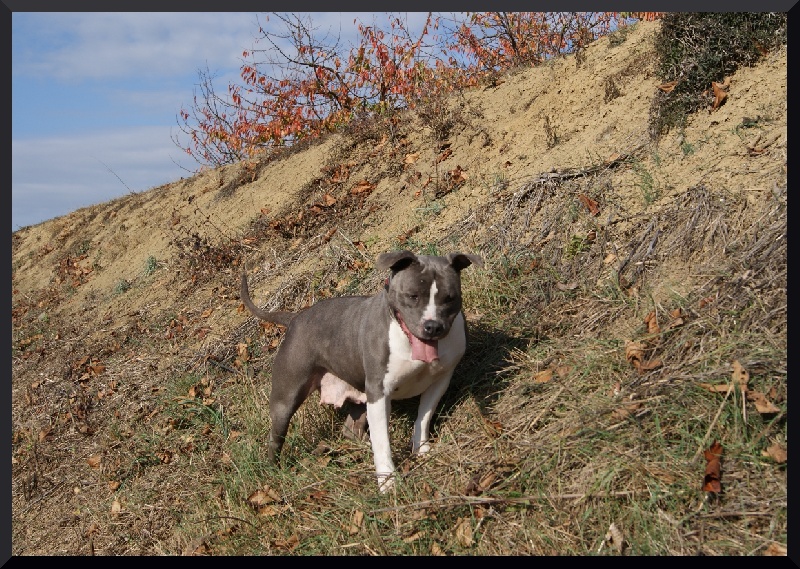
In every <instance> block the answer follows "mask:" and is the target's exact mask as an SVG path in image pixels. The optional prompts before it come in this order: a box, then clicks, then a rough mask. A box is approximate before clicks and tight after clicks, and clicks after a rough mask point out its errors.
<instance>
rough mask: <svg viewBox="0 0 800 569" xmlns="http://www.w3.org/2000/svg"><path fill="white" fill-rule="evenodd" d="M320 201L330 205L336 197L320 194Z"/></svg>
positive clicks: (334, 201)
mask: <svg viewBox="0 0 800 569" xmlns="http://www.w3.org/2000/svg"><path fill="white" fill-rule="evenodd" d="M322 203H324V204H325V205H326V206H329V207H330V206H332V205H333V204H335V203H336V198H335V197H333V196H332V195H330V194H325V195H324V196H322Z"/></svg>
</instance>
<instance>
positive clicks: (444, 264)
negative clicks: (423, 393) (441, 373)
mask: <svg viewBox="0 0 800 569" xmlns="http://www.w3.org/2000/svg"><path fill="white" fill-rule="evenodd" d="M472 264H475V265H478V266H482V265H483V259H481V258H480V257H479V256H477V255H471V254H467V253H450V254H449V255H447V256H445V257H433V256H428V255H415V254H414V253H412V252H410V251H393V252H391V253H384V254H382V255H380V256H379V257H378V260H377V263H376V266H377V268H378V269H380V270H386V269H391V271H392V274H391V276H390V277H389V279H388V282H387V285H386V291H387V294H388V298H389V307H390V309H391V310H392V314H393V315H394V317H395V318H396V319H397V321H398V323H399V324H400V326H401V328H403V331H404V332H405V333H406V335H407V336H408V339H409V341H410V342H411V348H412V358H413V359H421V360H424V361H432V360H433V359H436V357H438V351H437V342H438V340H441V339H442V338H444V337H445V336H447V334H448V333H449V332H450V327H451V326H452V324H453V320H454V319H455V317H456V315H457V314H458V313H459V312H460V311H461V275H460V273H461V271H462V269H465V268H467V267H469V266H470V265H472Z"/></svg>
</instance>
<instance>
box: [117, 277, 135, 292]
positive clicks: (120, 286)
mask: <svg viewBox="0 0 800 569" xmlns="http://www.w3.org/2000/svg"><path fill="white" fill-rule="evenodd" d="M131 286H132V285H131V283H130V282H129V281H128V280H126V279H120V280H119V281H117V284H116V285H114V294H116V295H120V294H123V293H125V292H128V291H129V290H130V288H131Z"/></svg>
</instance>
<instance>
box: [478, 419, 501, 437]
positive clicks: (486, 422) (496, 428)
mask: <svg viewBox="0 0 800 569" xmlns="http://www.w3.org/2000/svg"><path fill="white" fill-rule="evenodd" d="M483 428H484V430H485V431H486V432H487V433H488V434H489V436H492V437H496V436H498V435H500V433H502V432H503V424H502V423H501V422H500V421H492V420H491V419H487V418H486V417H484V418H483Z"/></svg>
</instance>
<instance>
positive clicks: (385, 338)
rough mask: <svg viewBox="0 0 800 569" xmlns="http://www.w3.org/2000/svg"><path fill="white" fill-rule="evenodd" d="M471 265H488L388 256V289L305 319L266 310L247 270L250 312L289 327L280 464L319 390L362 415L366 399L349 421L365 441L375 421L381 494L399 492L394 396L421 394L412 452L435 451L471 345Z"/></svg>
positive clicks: (275, 383) (275, 397)
mask: <svg viewBox="0 0 800 569" xmlns="http://www.w3.org/2000/svg"><path fill="white" fill-rule="evenodd" d="M472 264H475V265H478V266H482V265H483V260H482V259H481V258H480V257H479V256H477V255H471V254H465V253H450V254H449V255H447V256H445V257H435V256H426V255H415V254H414V253H411V252H410V251H394V252H391V253H384V254H382V255H380V256H379V257H378V259H377V263H376V267H377V268H378V269H379V270H381V271H384V270H387V269H391V275H390V276H389V277H388V278H387V280H386V286H385V287H384V290H382V291H381V292H380V293H378V294H377V295H375V296H346V297H338V298H329V299H325V300H322V301H320V302H318V303H316V304H314V305H313V306H311V307H309V308H307V309H305V310H302V311H300V312H297V313H292V312H267V311H264V310H262V309H260V308H258V307H257V306H256V305H255V304H254V303H253V301H252V300H251V299H250V294H249V291H248V288H247V277H246V275H245V274H244V273H243V274H242V280H241V299H242V301H243V302H244V304H245V306H247V308H248V310H250V312H251V313H252V314H253V315H255V316H257V317H258V318H261V319H263V320H267V321H269V322H274V323H277V324H281V325H283V326H286V327H287V330H286V334H285V338H284V340H283V343H282V344H281V347H280V348H279V350H278V354H277V355H276V356H275V362H274V364H273V368H272V392H271V394H270V401H269V407H270V418H271V420H272V428H271V432H270V439H269V459H270V460H271V461H273V462H274V461H276V460H277V457H278V455H279V453H280V451H281V447H282V446H283V443H284V440H285V438H286V433H287V431H288V429H289V421H290V420H291V418H292V415H294V413H295V411H297V409H298V408H299V407H300V405H301V404H302V403H303V401H305V400H306V398H307V397H308V396H309V394H311V392H313V391H314V390H316V389H319V390H320V402H321V403H327V404H332V405H334V406H335V407H337V408H338V407H341V406H342V405H343V404H344V403H345V402H346V401H351V402H354V403H355V404H357V405H360V409H362V410H363V405H364V404H365V403H366V417H364V415H363V411H362V412H361V413H360V414H359V413H355V414H351V416H350V417H349V418H348V421H349V422H350V425H351V426H352V428H353V430H354V431H355V432H356V434H357V435H360V434H363V432H364V428H365V424H364V423H365V419H366V421H368V422H369V435H370V441H371V443H372V452H373V456H374V461H375V471H376V473H377V478H378V486H379V489H380V490H381V492H386V491H387V490H389V489H390V488H392V486H393V484H394V471H395V467H394V463H393V461H392V452H391V448H390V446H389V415H390V412H391V406H392V400H393V399H405V398H409V397H414V396H416V395H420V402H419V412H418V414H417V419H416V422H415V423H414V433H413V436H412V440H411V443H412V452H414V453H418V454H423V453H426V452H428V451H429V450H430V424H431V418H432V417H433V413H434V410H435V409H436V406H437V404H438V403H439V400H440V399H441V397H442V395H443V394H444V392H445V390H446V389H447V386H448V385H449V384H450V378H451V377H452V375H453V370H454V369H455V367H456V365H457V364H458V362H459V361H460V360H461V357H462V356H463V355H464V351H465V349H466V344H467V341H466V327H465V323H464V315H463V314H462V312H461V277H460V273H461V271H462V269H465V268H466V267H468V266H470V265H472ZM356 408H357V409H358V408H359V407H356Z"/></svg>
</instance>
